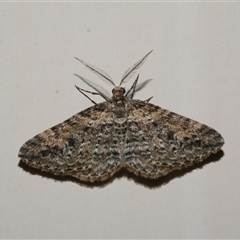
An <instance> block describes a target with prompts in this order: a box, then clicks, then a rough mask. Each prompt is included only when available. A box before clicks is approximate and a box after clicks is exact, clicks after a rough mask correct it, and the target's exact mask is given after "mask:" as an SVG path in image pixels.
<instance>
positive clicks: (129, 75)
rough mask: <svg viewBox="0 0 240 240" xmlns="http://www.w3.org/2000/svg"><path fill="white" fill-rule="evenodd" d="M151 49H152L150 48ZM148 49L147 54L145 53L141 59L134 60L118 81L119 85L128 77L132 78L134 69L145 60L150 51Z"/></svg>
mask: <svg viewBox="0 0 240 240" xmlns="http://www.w3.org/2000/svg"><path fill="white" fill-rule="evenodd" d="M152 51H153V50H152ZM152 51H150V52H149V53H148V54H147V55H145V56H144V57H143V58H142V59H141V60H139V61H138V62H136V63H135V64H134V65H133V66H132V67H130V68H129V69H128V70H127V71H126V72H125V73H124V74H123V76H122V80H121V82H120V86H121V85H122V83H125V82H127V81H128V80H129V79H130V78H132V76H133V75H134V74H135V72H136V70H137V69H138V68H140V67H141V66H142V65H143V64H144V62H145V61H146V59H147V57H148V55H149V54H150V53H151V52H152Z"/></svg>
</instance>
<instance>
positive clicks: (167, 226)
mask: <svg viewBox="0 0 240 240" xmlns="http://www.w3.org/2000/svg"><path fill="white" fill-rule="evenodd" d="M239 23H240V4H239V3H1V4H0V44H1V46H0V61H1V80H0V81H1V87H0V90H1V94H0V97H1V116H0V117H1V155H0V160H1V167H0V171H1V174H0V184H1V213H0V218H1V223H0V237H1V238H239V237H240V227H239V226H240V204H239V201H240V174H239V172H240V160H239V157H240V150H239V149H240V145H239V135H240V131H239V128H240V127H239V117H240V114H239V113H240V110H239V103H240V101H239V100H240V97H239V95H240V24H239ZM152 49H153V50H154V51H153V53H152V54H151V55H150V56H149V58H148V60H147V62H146V63H145V64H144V66H142V68H141V69H140V70H139V72H140V80H141V81H143V80H146V79H149V78H152V79H154V80H153V81H151V82H150V83H149V84H148V85H147V86H146V87H145V88H144V89H143V90H142V91H141V92H139V93H138V94H137V96H136V98H139V99H146V98H148V97H150V96H154V98H153V99H152V101H151V102H152V103H154V104H156V105H159V106H161V107H164V108H167V109H169V110H171V111H174V112H177V113H179V114H181V115H184V116H188V117H190V118H193V119H195V120H198V121H200V122H203V123H205V124H207V125H209V126H211V127H213V128H215V129H216V130H218V131H219V132H220V133H221V134H222V135H223V137H224V138H225V141H226V143H225V145H224V147H223V151H224V156H223V157H222V158H220V160H218V161H213V162H210V163H209V164H206V165H204V166H203V167H202V168H197V169H195V170H193V171H188V172H187V173H186V174H182V175H181V177H175V178H172V179H170V181H169V182H167V183H166V184H163V185H161V184H160V185H159V186H156V187H153V188H151V187H148V186H146V185H145V184H142V183H138V182H136V181H134V179H133V178H127V177H126V176H122V177H117V178H115V179H114V180H113V182H111V183H109V184H107V185H104V186H102V187H93V188H89V187H86V186H80V185H78V184H76V183H73V182H71V181H63V182H62V181H55V180H54V179H52V178H46V177H42V176H40V175H32V174H30V173H29V172H26V171H24V170H23V169H22V168H20V167H18V162H19V159H18V157H17V154H18V150H19V148H20V147H21V145H22V144H23V143H24V142H25V141H26V140H28V139H29V138H31V137H33V136H34V135H35V134H37V133H40V132H41V131H43V130H45V129H47V128H49V127H51V126H53V125H55V124H57V123H59V122H62V121H63V120H65V119H67V118H68V117H70V116H72V115H73V114H75V113H77V112H79V111H81V110H83V109H85V108H86V107H89V106H91V102H89V100H88V99H86V98H85V97H83V96H82V95H80V94H79V93H78V92H77V90H76V89H75V88H74V84H77V85H78V86H80V87H83V88H86V89H90V88H89V87H88V86H86V85H85V84H84V83H83V82H81V81H80V80H79V79H78V78H77V77H75V76H74V75H73V74H74V73H76V74H80V75H83V76H86V77H88V78H89V79H91V80H93V81H95V82H96V83H98V84H100V85H102V86H103V87H105V88H106V89H108V90H111V86H109V85H107V84H105V83H104V82H102V81H101V80H99V79H98V78H97V77H96V76H95V75H93V74H92V73H90V72H89V71H88V69H86V68H84V66H82V65H81V64H80V63H79V62H77V61H76V60H75V59H74V58H73V57H75V56H76V57H79V58H82V59H84V60H85V61H87V62H89V63H92V64H93V65H95V66H97V67H99V68H101V69H104V70H105V71H106V72H108V73H109V74H110V75H111V76H112V77H113V78H114V79H115V82H116V83H119V81H120V78H121V76H122V74H123V73H124V71H125V70H126V69H127V68H128V67H130V66H131V65H132V64H133V63H135V62H136V61H137V60H139V59H140V58H141V57H143V56H144V55H145V54H146V53H147V52H148V51H150V50H152ZM95 99H96V101H102V100H101V99H99V98H95Z"/></svg>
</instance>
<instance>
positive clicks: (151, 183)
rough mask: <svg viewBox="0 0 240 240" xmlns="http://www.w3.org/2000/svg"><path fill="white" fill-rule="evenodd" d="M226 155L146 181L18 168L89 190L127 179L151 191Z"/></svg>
mask: <svg viewBox="0 0 240 240" xmlns="http://www.w3.org/2000/svg"><path fill="white" fill-rule="evenodd" d="M223 155H224V153H223V151H222V150H221V151H219V152H218V153H216V154H214V155H211V156H210V157H208V158H207V159H205V160H204V161H203V162H201V163H198V164H194V165H193V166H190V167H187V168H184V169H181V170H175V171H173V172H171V173H169V174H168V175H166V176H163V177H160V178H158V179H146V178H143V177H139V176H136V175H134V174H133V173H130V172H128V171H126V170H125V169H122V170H120V171H119V172H118V173H116V174H114V175H113V176H112V177H111V178H109V179H107V180H105V181H103V182H94V183H91V182H84V181H81V180H78V179H76V178H74V177H71V176H56V175H53V174H51V173H47V172H43V171H41V170H39V169H35V168H31V167H29V166H28V165H26V164H25V163H23V162H22V161H20V162H19V164H18V166H19V167H20V168H22V169H23V170H24V171H26V172H28V173H30V174H32V175H40V176H42V177H44V178H50V179H53V180H55V181H60V182H66V181H71V182H74V183H76V184H78V185H80V186H84V187H88V188H95V187H97V188H104V187H106V186H107V185H109V184H110V183H112V182H113V181H114V180H115V179H121V178H127V179H128V180H130V181H134V182H135V183H137V184H140V185H142V186H144V187H147V188H150V189H155V188H160V187H161V186H163V185H166V184H167V183H169V182H170V181H172V180H173V179H175V178H179V177H182V176H184V175H185V174H187V173H189V172H191V171H193V170H195V169H201V168H203V166H205V165H207V164H209V163H211V162H217V161H219V160H220V159H221V158H222V157H223Z"/></svg>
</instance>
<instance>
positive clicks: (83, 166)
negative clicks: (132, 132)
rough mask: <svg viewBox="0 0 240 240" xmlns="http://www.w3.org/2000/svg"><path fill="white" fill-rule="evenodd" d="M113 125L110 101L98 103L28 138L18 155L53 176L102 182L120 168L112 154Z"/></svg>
mask: <svg viewBox="0 0 240 240" xmlns="http://www.w3.org/2000/svg"><path fill="white" fill-rule="evenodd" d="M112 128H113V123H112V113H111V111H110V109H109V103H108V102H105V103H101V104H98V105H96V106H93V107H91V108H89V109H86V110H84V111H82V112H80V113H78V114H76V115H74V116H72V117H71V118H69V119H68V120H66V121H64V122H63V123H60V124H58V125H56V126H54V127H52V128H50V129H48V130H46V131H44V132H43V133H41V134H39V135H36V136H35V137H33V138H32V139H30V140H28V141H27V142H26V143H25V144H24V145H23V146H22V147H21V149H20V151H19V157H20V158H21V161H23V162H24V163H25V164H27V165H29V166H31V167H33V168H37V169H40V170H42V171H46V172H50V173H52V174H54V175H62V176H73V177H75V178H78V179H80V180H82V181H91V182H94V181H103V180H105V179H107V178H109V177H111V176H112V175H113V174H114V173H115V172H116V171H118V170H119V169H120V168H121V166H120V161H119V155H113V154H112V153H111V142H112V134H111V133H112Z"/></svg>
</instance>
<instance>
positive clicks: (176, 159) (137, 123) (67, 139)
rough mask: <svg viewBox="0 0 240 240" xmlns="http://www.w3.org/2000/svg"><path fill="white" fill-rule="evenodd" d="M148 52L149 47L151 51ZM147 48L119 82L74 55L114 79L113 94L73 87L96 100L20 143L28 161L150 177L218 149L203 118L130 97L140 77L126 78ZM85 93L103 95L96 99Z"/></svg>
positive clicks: (101, 175)
mask: <svg viewBox="0 0 240 240" xmlns="http://www.w3.org/2000/svg"><path fill="white" fill-rule="evenodd" d="M151 52H152V51H151ZM151 52H149V53H148V54H147V55H145V56H144V57H143V58H142V59H141V60H139V61H138V62H136V63H135V64H134V65H133V66H132V67H130V68H129V69H128V70H127V71H126V72H125V73H124V74H123V76H122V79H121V81H120V84H119V86H116V85H115V83H114V81H113V80H112V78H111V77H110V76H109V75H108V74H107V73H106V72H104V71H102V70H100V69H98V68H97V67H94V66H92V65H91V64H88V63H86V62H84V61H82V60H80V59H78V58H77V60H79V61H80V62H81V63H82V64H83V65H84V66H86V67H87V68H88V69H89V70H91V71H92V72H93V73H94V74H96V75H97V76H98V77H100V78H101V79H103V80H105V81H106V82H108V83H110V84H112V85H113V90H112V96H111V97H109V96H107V95H106V94H104V93H102V92H100V91H99V90H97V88H96V87H95V86H93V84H90V81H88V80H86V78H83V77H81V76H80V78H81V79H82V80H83V81H85V82H86V83H88V84H89V85H90V86H92V87H93V88H94V89H95V90H97V92H90V91H87V90H83V89H81V88H79V87H77V86H76V88H77V89H78V90H79V91H80V92H81V93H82V94H83V95H84V96H86V97H87V98H88V99H90V100H91V101H92V103H93V104H94V105H93V106H92V107H90V108H88V109H86V110H83V111H81V112H79V113H77V114H75V115H73V116H72V117H70V118H69V119H67V120H66V121H64V122H62V123H60V124H58V125H56V126H54V127H52V128H50V129H48V130H46V131H44V132H42V133H40V134H38V135H36V136H35V137H33V138H32V139H30V140H28V141H27V142H26V143H24V144H23V146H22V147H21V148H20V151H19V154H18V156H19V157H20V158H21V161H22V162H23V163H25V164H26V165H28V166H30V167H32V168H36V169H40V170H42V171H45V172H49V173H52V174H54V175H59V176H72V177H75V178H77V179H79V180H81V181H86V182H96V181H104V180H107V179H109V178H110V177H112V176H113V175H114V174H115V173H116V172H118V171H119V170H120V169H122V168H125V169H126V170H128V171H130V172H132V173H134V174H135V175H137V176H141V177H144V178H148V179H156V178H160V177H161V176H164V175H166V174H168V173H170V172H171V171H173V170H177V169H182V168H185V167H188V166H191V165H193V164H196V163H199V162H202V161H203V160H204V159H205V158H207V157H208V156H209V155H210V154H214V153H217V152H218V151H219V150H220V149H221V147H222V145H223V144H224V139H223V138H222V136H221V135H220V133H218V132H217V131H216V130H214V129H212V128H211V127H208V126H206V125H204V124H202V123H199V122H197V121H194V120H192V119H189V118H187V117H184V116H181V115H179V114H176V113H173V112H171V111H169V110H166V109H163V108H161V107H158V106H156V105H154V104H151V103H149V101H150V98H149V99H147V100H145V101H142V100H135V99H133V96H134V93H135V92H136V89H137V82H138V77H137V78H136V80H135V81H134V83H133V85H132V87H131V88H130V90H129V91H126V90H125V88H124V87H122V84H124V83H125V82H127V81H128V80H129V79H131V78H132V77H133V75H134V74H135V73H136V70H137V69H139V68H140V67H141V66H142V65H143V63H144V62H145V60H146V58H147V57H148V55H149V54H150V53H151ZM86 93H92V94H98V95H100V96H102V97H103V98H104V99H105V101H104V102H102V103H96V102H94V101H93V100H92V99H91V98H90V97H88V96H87V94H86Z"/></svg>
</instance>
